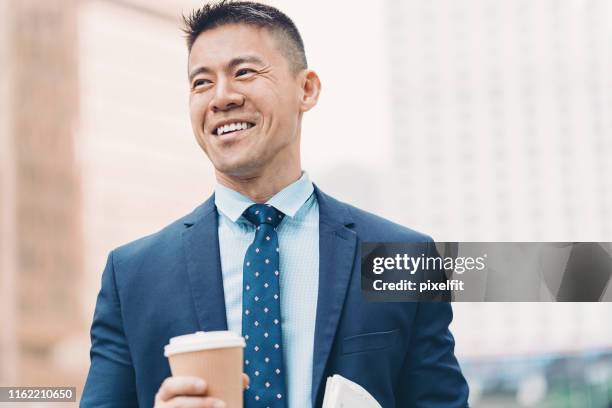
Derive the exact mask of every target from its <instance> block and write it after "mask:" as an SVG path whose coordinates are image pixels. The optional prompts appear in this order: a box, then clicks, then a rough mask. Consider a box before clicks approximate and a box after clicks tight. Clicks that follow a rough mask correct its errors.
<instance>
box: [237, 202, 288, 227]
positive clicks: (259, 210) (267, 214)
mask: <svg viewBox="0 0 612 408" xmlns="http://www.w3.org/2000/svg"><path fill="white" fill-rule="evenodd" d="M242 215H244V218H246V219H247V220H249V221H250V222H252V223H253V224H255V225H256V226H259V225H261V224H270V225H272V226H273V227H276V226H277V225H278V224H280V222H281V221H282V220H283V218H284V217H285V214H283V213H282V212H280V211H278V210H277V209H276V208H274V207H272V206H271V205H269V204H253V205H252V206H250V207H249V208H247V209H246V210H245V211H244V213H243V214H242Z"/></svg>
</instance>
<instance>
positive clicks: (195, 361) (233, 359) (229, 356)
mask: <svg viewBox="0 0 612 408" xmlns="http://www.w3.org/2000/svg"><path fill="white" fill-rule="evenodd" d="M244 346H245V342H244V339H243V338H242V337H241V336H239V335H237V334H235V333H233V332H230V331H211V332H201V331H199V332H195V333H193V334H187V335H184V336H178V337H173V338H171V339H170V343H169V344H168V345H166V346H165V347H164V355H165V356H166V357H167V358H168V361H169V363H170V369H171V370H172V375H173V376H194V377H200V378H202V379H203V380H205V381H206V384H207V395H209V396H211V397H215V398H219V399H221V400H223V401H225V403H226V404H227V407H228V408H242V393H243V387H242V358H243V357H242V350H243V348H244Z"/></svg>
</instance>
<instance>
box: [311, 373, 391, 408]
mask: <svg viewBox="0 0 612 408" xmlns="http://www.w3.org/2000/svg"><path fill="white" fill-rule="evenodd" d="M322 408H382V407H381V405H380V404H379V403H378V402H377V401H376V400H375V399H374V397H372V396H371V395H370V393H369V392H367V391H366V390H365V389H364V388H363V387H362V386H360V385H359V384H357V383H355V382H353V381H351V380H348V379H346V378H344V377H342V376H341V375H338V374H334V375H333V376H332V377H327V383H326V384H325V396H324V397H323V407H322Z"/></svg>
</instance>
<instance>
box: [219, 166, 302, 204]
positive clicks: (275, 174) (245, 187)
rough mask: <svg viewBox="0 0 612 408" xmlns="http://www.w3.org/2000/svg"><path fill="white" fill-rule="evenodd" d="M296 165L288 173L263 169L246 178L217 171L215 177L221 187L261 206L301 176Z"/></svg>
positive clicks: (300, 171) (299, 169) (299, 167)
mask: <svg viewBox="0 0 612 408" xmlns="http://www.w3.org/2000/svg"><path fill="white" fill-rule="evenodd" d="M296 164H297V165H296V166H292V168H291V169H289V171H287V169H284V171H277V170H276V169H264V170H262V171H261V172H259V173H256V174H253V175H248V176H233V175H228V174H224V173H221V172H219V171H217V172H216V177H217V181H218V182H219V183H220V184H222V185H223V186H225V187H227V188H231V189H232V190H234V191H236V192H238V193H240V194H242V195H244V196H247V197H249V198H250V199H251V200H253V201H254V202H256V203H258V204H263V203H265V202H266V201H268V200H269V199H270V198H272V197H273V196H274V195H275V194H276V193H278V192H279V191H281V190H282V189H283V188H285V187H287V186H288V185H289V184H291V183H293V182H295V181H297V180H298V179H299V178H300V177H301V176H302V170H301V165H300V163H299V162H298V163H296Z"/></svg>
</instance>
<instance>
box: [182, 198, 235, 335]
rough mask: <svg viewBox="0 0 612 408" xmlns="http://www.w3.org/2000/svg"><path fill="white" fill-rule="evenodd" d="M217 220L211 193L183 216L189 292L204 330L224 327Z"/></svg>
mask: <svg viewBox="0 0 612 408" xmlns="http://www.w3.org/2000/svg"><path fill="white" fill-rule="evenodd" d="M217 222H218V221H217V210H216V207H215V204H214V195H213V196H212V197H210V198H209V199H208V200H207V201H206V202H205V203H204V204H202V205H201V206H200V207H199V208H197V209H196V210H195V211H194V212H193V213H192V214H191V215H190V216H189V217H187V219H186V221H185V222H184V223H185V226H186V228H185V230H184V231H183V235H182V239H183V247H184V249H185V259H186V261H187V262H186V263H187V275H188V276H189V282H190V287H191V295H192V297H193V302H194V304H195V310H196V314H197V316H198V323H199V326H200V329H201V330H204V331H211V330H227V319H226V312H225V296H224V294H223V276H222V274H221V260H220V257H219V234H218V229H217V228H218V227H217V225H218V224H217Z"/></svg>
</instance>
